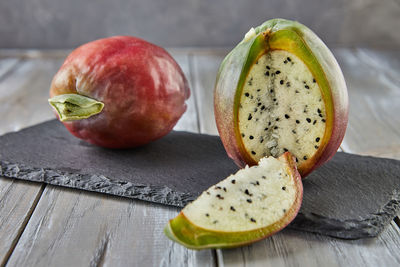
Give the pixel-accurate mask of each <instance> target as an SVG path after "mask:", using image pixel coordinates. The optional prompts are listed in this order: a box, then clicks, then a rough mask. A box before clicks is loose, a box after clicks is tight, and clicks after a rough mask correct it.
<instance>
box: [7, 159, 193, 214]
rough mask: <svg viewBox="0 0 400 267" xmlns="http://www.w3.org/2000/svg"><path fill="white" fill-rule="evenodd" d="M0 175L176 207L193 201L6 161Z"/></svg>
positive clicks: (186, 196)
mask: <svg viewBox="0 0 400 267" xmlns="http://www.w3.org/2000/svg"><path fill="white" fill-rule="evenodd" d="M0 176H4V177H8V178H16V179H22V180H29V181H34V182H43V183H46V184H52V185H58V186H64V187H69V188H75V189H83V190H86V191H92V192H99V193H107V194H111V195H116V196H123V197H128V198H134V199H140V200H145V201H150V202H153V203H154V202H155V203H161V204H165V205H169V206H171V205H172V206H176V207H184V206H185V205H186V204H187V203H189V202H191V201H193V200H194V198H193V197H192V196H191V195H190V194H188V193H183V192H177V191H174V190H172V189H171V188H169V187H167V186H150V185H143V184H133V183H131V182H125V181H116V180H113V179H110V178H108V177H105V176H103V175H92V174H90V175H88V174H78V173H68V172H62V171H57V170H53V169H46V168H35V167H30V166H26V165H25V164H19V163H12V162H8V161H0Z"/></svg>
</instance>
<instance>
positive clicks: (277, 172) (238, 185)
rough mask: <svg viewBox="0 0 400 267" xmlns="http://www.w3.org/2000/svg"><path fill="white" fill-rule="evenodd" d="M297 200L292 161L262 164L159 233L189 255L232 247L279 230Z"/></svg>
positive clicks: (206, 195)
mask: <svg viewBox="0 0 400 267" xmlns="http://www.w3.org/2000/svg"><path fill="white" fill-rule="evenodd" d="M302 197H303V186H302V182H301V177H300V174H299V173H298V171H297V169H296V163H295V158H294V157H293V156H292V155H291V154H290V153H289V152H287V153H285V154H283V155H282V156H281V157H279V158H278V159H276V158H273V157H265V158H262V159H261V160H260V162H259V165H257V166H253V167H248V166H247V167H246V168H244V169H241V170H239V171H238V172H237V173H236V174H233V175H231V176H229V177H228V178H226V179H224V180H223V181H221V182H219V183H218V184H216V185H215V186H212V187H210V188H209V189H208V190H206V191H205V192H203V193H202V194H201V195H200V197H199V198H198V199H196V200H195V201H193V202H192V203H190V204H188V205H187V206H186V207H185V208H184V209H183V210H182V211H181V212H180V213H179V215H178V216H177V217H176V218H174V219H172V220H171V221H170V222H169V223H168V225H167V226H166V227H165V229H164V232H165V234H166V235H167V236H168V237H169V238H171V239H172V240H174V241H176V242H179V243H180V244H182V245H184V246H186V247H188V248H192V249H204V248H228V247H237V246H241V245H245V244H249V243H252V242H255V241H257V240H260V239H263V238H266V237H268V236H270V235H272V234H273V233H275V232H277V231H279V230H281V229H283V228H284V227H285V226H286V225H288V224H289V223H290V222H291V221H292V220H293V219H294V218H295V217H296V215H297V212H298V210H299V208H300V205H301V202H302Z"/></svg>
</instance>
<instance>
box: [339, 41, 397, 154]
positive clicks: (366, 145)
mask: <svg viewBox="0 0 400 267" xmlns="http://www.w3.org/2000/svg"><path fill="white" fill-rule="evenodd" d="M336 55H337V57H338V61H339V63H340V64H341V67H342V70H343V73H344V75H345V78H346V82H347V86H348V89H349V98H350V113H349V126H348V129H347V132H346V136H345V138H344V141H343V144H342V148H343V150H345V151H346V152H352V153H359V154H365V155H374V156H382V157H391V158H397V159H400V116H399V114H400V104H399V103H400V76H399V73H400V54H399V53H398V52H395V51H393V52H381V51H379V52H377V51H371V50H363V49H357V50H344V49H343V50H337V51H336Z"/></svg>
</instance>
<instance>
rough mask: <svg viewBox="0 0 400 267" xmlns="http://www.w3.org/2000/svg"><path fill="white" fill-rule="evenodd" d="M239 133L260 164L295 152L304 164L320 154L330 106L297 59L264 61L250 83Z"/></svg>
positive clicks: (274, 54)
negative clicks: (270, 157) (327, 110)
mask: <svg viewBox="0 0 400 267" xmlns="http://www.w3.org/2000/svg"><path fill="white" fill-rule="evenodd" d="M238 118H239V130H240V133H241V136H242V140H243V144H244V146H245V147H246V150H247V151H248V152H249V155H251V156H252V157H253V159H254V160H255V161H258V160H259V159H260V158H262V157H264V156H270V155H272V156H274V157H277V156H279V155H281V154H282V153H284V152H285V151H290V152H291V153H292V154H293V155H294V156H296V158H297V159H298V162H299V164H301V163H302V162H304V161H305V160H307V159H310V158H311V157H312V156H313V155H314V153H315V152H316V151H317V150H318V148H319V145H320V143H321V140H322V139H323V136H324V133H325V119H326V116H325V104H324V101H323V98H322V95H321V91H320V88H319V86H318V83H317V82H316V80H315V79H314V77H313V75H312V73H311V72H310V71H309V69H308V68H307V66H306V65H305V64H304V63H303V62H302V61H301V60H300V58H298V57H297V56H295V55H294V54H291V53H289V52H287V51H283V50H273V51H271V52H268V53H266V54H264V55H262V56H261V57H260V58H259V59H258V61H257V62H256V64H254V65H253V66H252V68H251V70H250V72H249V74H248V76H247V78H246V82H245V85H244V87H243V91H242V95H241V98H240V107H239V114H238Z"/></svg>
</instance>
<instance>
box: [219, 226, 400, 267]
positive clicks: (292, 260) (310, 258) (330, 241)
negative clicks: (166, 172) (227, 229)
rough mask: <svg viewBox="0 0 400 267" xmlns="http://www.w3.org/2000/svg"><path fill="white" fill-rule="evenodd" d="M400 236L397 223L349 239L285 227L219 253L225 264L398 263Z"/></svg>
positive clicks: (392, 264) (376, 264) (331, 264)
mask: <svg viewBox="0 0 400 267" xmlns="http://www.w3.org/2000/svg"><path fill="white" fill-rule="evenodd" d="M399 235H400V232H399V229H398V228H397V227H396V226H395V225H394V223H392V224H391V226H390V227H388V228H387V229H386V230H385V231H384V232H383V233H382V234H381V235H380V236H379V237H377V238H372V239H363V240H347V241H346V240H340V239H335V238H331V237H327V236H321V235H318V234H311V233H303V232H298V231H294V230H290V229H285V230H283V231H282V232H280V233H278V234H276V235H274V236H272V237H270V238H268V239H266V240H265V241H261V242H258V243H255V244H252V245H250V246H247V247H242V248H238V249H231V250H223V251H218V252H217V256H218V262H219V263H221V264H220V265H221V266H265V267H267V266H327V267H328V266H329V267H330V266H398V265H399V264H400V255H399V253H398V249H399V247H400V238H399Z"/></svg>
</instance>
